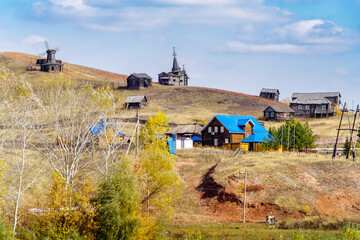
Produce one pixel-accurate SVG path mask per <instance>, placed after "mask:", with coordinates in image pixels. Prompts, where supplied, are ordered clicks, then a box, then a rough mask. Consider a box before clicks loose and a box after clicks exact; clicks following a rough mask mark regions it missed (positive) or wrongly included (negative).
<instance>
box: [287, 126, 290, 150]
mask: <svg viewBox="0 0 360 240" xmlns="http://www.w3.org/2000/svg"><path fill="white" fill-rule="evenodd" d="M287 129H288V141H287V149H288V152H289V151H290V126H288V128H287Z"/></svg>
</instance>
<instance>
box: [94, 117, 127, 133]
mask: <svg viewBox="0 0 360 240" xmlns="http://www.w3.org/2000/svg"><path fill="white" fill-rule="evenodd" d="M110 127H113V128H114V130H115V131H116V133H117V135H119V136H125V134H124V133H122V132H120V131H119V129H118V128H117V126H116V125H115V124H111V125H108V126H106V127H105V122H104V119H101V120H100V123H98V124H95V125H93V126H91V132H92V134H94V135H95V136H99V135H101V134H102V133H103V132H104V131H105V129H106V130H107V129H109V128H110Z"/></svg>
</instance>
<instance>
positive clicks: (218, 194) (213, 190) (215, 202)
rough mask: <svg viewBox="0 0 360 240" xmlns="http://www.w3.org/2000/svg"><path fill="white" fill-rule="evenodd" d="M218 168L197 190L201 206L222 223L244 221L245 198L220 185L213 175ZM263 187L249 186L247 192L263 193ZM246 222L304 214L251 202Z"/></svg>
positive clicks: (212, 169)
mask: <svg viewBox="0 0 360 240" xmlns="http://www.w3.org/2000/svg"><path fill="white" fill-rule="evenodd" d="M216 166H217V165H215V166H213V167H211V168H210V169H209V171H208V172H207V173H206V174H205V175H204V176H203V178H202V180H201V183H200V184H199V185H198V187H197V188H196V189H197V190H198V191H199V192H200V194H201V197H200V202H201V206H202V207H203V208H204V209H205V210H206V211H208V212H211V213H212V214H214V216H216V219H218V220H221V221H236V222H238V221H242V216H243V198H242V197H240V196H238V195H237V194H235V193H234V192H233V191H228V190H227V189H226V188H225V187H223V186H221V185H220V184H218V183H217V182H216V181H215V180H214V178H213V177H212V174H213V173H214V172H215V169H216ZM261 190H263V188H262V187H261V186H258V185H257V186H249V188H247V191H246V192H251V191H261ZM245 212H246V220H247V221H250V222H261V221H264V220H265V217H266V216H267V215H276V216H277V217H278V218H280V219H286V218H301V217H302V214H301V213H300V212H296V211H290V210H287V209H283V208H281V207H279V206H277V205H276V204H272V203H266V202H253V201H252V202H250V203H247V204H246V205H245Z"/></svg>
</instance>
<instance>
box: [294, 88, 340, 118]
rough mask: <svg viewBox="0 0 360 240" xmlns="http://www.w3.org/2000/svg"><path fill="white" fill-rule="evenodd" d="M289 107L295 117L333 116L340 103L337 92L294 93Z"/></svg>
mask: <svg viewBox="0 0 360 240" xmlns="http://www.w3.org/2000/svg"><path fill="white" fill-rule="evenodd" d="M291 98H292V100H291V102H290V107H291V108H292V109H293V110H294V111H295V116H296V117H311V118H321V117H329V116H334V115H335V114H336V110H337V108H338V106H339V104H340V103H341V99H340V98H341V94H340V93H339V92H321V93H294V94H293V95H292V97H291Z"/></svg>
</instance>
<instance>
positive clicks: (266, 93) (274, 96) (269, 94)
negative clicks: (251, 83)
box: [259, 88, 280, 101]
mask: <svg viewBox="0 0 360 240" xmlns="http://www.w3.org/2000/svg"><path fill="white" fill-rule="evenodd" d="M259 96H260V97H262V98H267V99H271V100H274V101H279V96H280V91H279V89H273V88H263V89H261V91H260V95H259Z"/></svg>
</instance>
